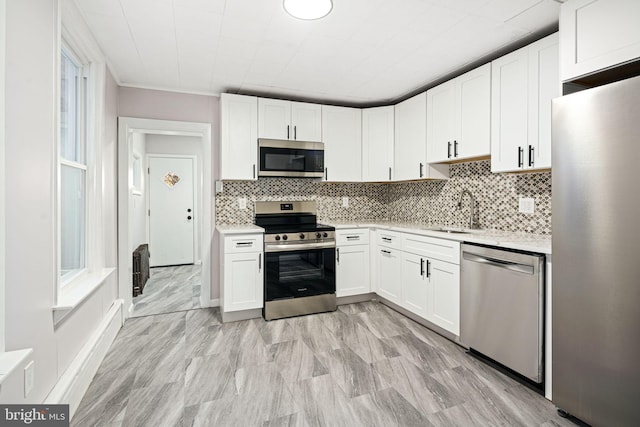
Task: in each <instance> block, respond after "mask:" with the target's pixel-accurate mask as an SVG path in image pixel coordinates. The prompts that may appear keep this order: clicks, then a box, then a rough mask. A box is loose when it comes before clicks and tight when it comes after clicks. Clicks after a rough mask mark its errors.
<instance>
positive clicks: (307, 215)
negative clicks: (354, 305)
mask: <svg viewBox="0 0 640 427" xmlns="http://www.w3.org/2000/svg"><path fill="white" fill-rule="evenodd" d="M255 208H256V218H255V222H256V225H259V226H261V227H263V228H264V229H265V236H264V251H265V267H266V268H265V277H264V298H265V302H264V309H263V316H264V318H265V319H266V320H272V319H280V318H283V317H291V316H299V315H303V314H311V313H320V312H324V311H334V310H335V309H336V275H335V259H336V255H335V253H336V240H335V228H334V227H330V226H327V225H321V224H317V222H316V203H315V202H314V201H298V202H256V205H255Z"/></svg>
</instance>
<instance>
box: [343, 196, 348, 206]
mask: <svg viewBox="0 0 640 427" xmlns="http://www.w3.org/2000/svg"><path fill="white" fill-rule="evenodd" d="M342 207H343V208H348V207H349V198H348V197H343V198H342Z"/></svg>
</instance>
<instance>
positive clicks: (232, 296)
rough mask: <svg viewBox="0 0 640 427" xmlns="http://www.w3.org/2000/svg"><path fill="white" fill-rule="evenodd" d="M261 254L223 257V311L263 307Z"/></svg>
mask: <svg viewBox="0 0 640 427" xmlns="http://www.w3.org/2000/svg"><path fill="white" fill-rule="evenodd" d="M262 277H263V268H262V253H255V252H249V253H234V254H225V255H224V285H223V286H224V297H223V298H224V301H223V304H224V305H223V310H224V311H236V310H248V309H253V308H261V307H262V305H263V283H262Z"/></svg>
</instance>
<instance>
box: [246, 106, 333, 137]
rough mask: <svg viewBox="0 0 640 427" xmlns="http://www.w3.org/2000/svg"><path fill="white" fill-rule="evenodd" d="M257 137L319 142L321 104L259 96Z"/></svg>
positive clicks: (320, 133)
mask: <svg viewBox="0 0 640 427" xmlns="http://www.w3.org/2000/svg"><path fill="white" fill-rule="evenodd" d="M258 138H269V139H289V140H297V141H314V142H321V141H322V107H321V105H319V104H309V103H306V102H293V101H283V100H280V99H268V98H259V99H258Z"/></svg>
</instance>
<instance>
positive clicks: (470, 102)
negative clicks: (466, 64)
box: [427, 64, 491, 163]
mask: <svg viewBox="0 0 640 427" xmlns="http://www.w3.org/2000/svg"><path fill="white" fill-rule="evenodd" d="M490 117H491V64H486V65H483V66H482V67H479V68H476V69H474V70H471V71H469V72H467V73H465V74H463V75H461V76H459V77H457V78H455V79H453V80H450V81H448V82H446V83H443V84H441V85H439V86H436V87H435V88H432V89H430V90H428V91H427V161H428V162H430V163H437V162H450V161H457V160H464V159H473V158H478V157H486V156H488V155H489V154H490V151H491V150H490V140H491V138H490V131H491V127H490V121H491V120H490Z"/></svg>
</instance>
